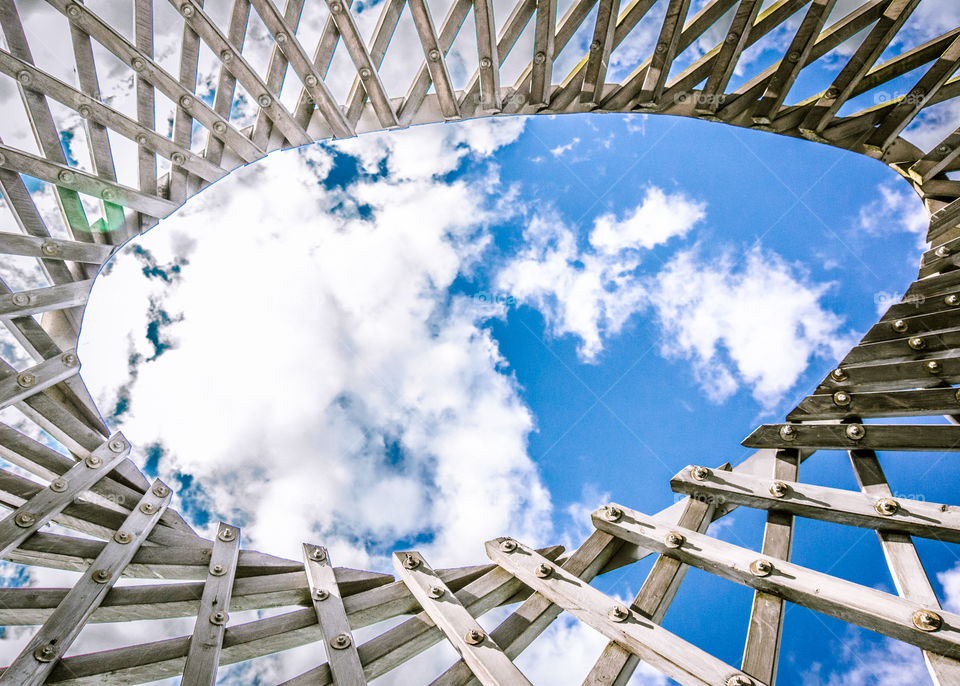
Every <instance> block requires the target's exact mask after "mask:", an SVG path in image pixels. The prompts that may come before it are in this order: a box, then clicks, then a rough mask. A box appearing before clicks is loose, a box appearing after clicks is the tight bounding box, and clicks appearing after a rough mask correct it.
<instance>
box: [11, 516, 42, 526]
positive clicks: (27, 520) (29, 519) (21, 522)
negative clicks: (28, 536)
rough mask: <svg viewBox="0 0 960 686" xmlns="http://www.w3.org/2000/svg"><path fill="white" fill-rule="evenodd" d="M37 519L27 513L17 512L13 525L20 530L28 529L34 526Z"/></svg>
mask: <svg viewBox="0 0 960 686" xmlns="http://www.w3.org/2000/svg"><path fill="white" fill-rule="evenodd" d="M36 522H37V518H36V516H34V515H33V514H31V513H29V512H18V513H17V514H16V516H15V517H14V518H13V523H14V524H16V525H17V526H19V527H20V528H21V529H28V528H30V527H31V526H33V525H34V524H36Z"/></svg>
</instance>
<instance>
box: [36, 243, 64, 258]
mask: <svg viewBox="0 0 960 686" xmlns="http://www.w3.org/2000/svg"><path fill="white" fill-rule="evenodd" d="M40 252H42V253H43V254H44V255H47V256H53V255H56V254H57V253H58V252H60V246H59V245H57V244H56V243H54V242H53V241H45V242H44V243H43V245H41V246H40Z"/></svg>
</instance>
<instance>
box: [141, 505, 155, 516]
mask: <svg viewBox="0 0 960 686" xmlns="http://www.w3.org/2000/svg"><path fill="white" fill-rule="evenodd" d="M140 511H141V512H142V513H143V514H147V515H152V514H153V513H154V512H156V511H157V506H156V505H154V504H153V503H140Z"/></svg>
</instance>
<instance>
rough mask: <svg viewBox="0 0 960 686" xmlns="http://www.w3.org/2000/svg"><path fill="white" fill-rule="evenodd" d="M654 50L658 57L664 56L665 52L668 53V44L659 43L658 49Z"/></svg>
mask: <svg viewBox="0 0 960 686" xmlns="http://www.w3.org/2000/svg"><path fill="white" fill-rule="evenodd" d="M653 50H654V52H656V53H657V54H658V55H662V54H663V53H665V52H666V51H667V44H666V43H657V47H655V48H654V49H653Z"/></svg>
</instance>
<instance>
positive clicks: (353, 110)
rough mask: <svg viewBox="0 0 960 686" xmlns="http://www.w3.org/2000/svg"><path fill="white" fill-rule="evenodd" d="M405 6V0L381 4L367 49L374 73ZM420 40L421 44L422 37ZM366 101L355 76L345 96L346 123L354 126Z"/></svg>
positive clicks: (384, 54)
mask: <svg viewBox="0 0 960 686" xmlns="http://www.w3.org/2000/svg"><path fill="white" fill-rule="evenodd" d="M405 4H406V2H405V0H386V2H384V3H383V8H382V9H381V10H380V16H379V17H378V18H377V25H376V26H375V27H374V29H373V38H372V39H371V41H370V48H369V52H370V61H371V62H372V63H373V69H374V71H377V70H379V69H380V66H381V65H382V64H383V58H384V57H385V56H386V54H387V48H388V47H389V46H390V39H391V38H392V37H393V33H394V31H395V30H396V28H397V24H398V23H399V22H400V13H401V12H402V11H403V6H404V5H405ZM410 9H411V11H412V10H413V6H412V5H411V6H410ZM414 22H416V17H414ZM418 31H419V27H418ZM420 40H421V42H423V38H422V37H421V39H420ZM366 100H367V93H366V89H365V88H364V86H363V84H362V83H361V80H360V77H359V76H357V78H355V79H354V80H353V85H352V86H351V87H350V94H349V95H348V96H347V106H346V116H347V121H349V122H350V123H351V124H354V125H356V123H357V121H358V120H359V119H360V115H361V114H362V112H363V106H364V103H365V102H366ZM391 107H392V106H391Z"/></svg>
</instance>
